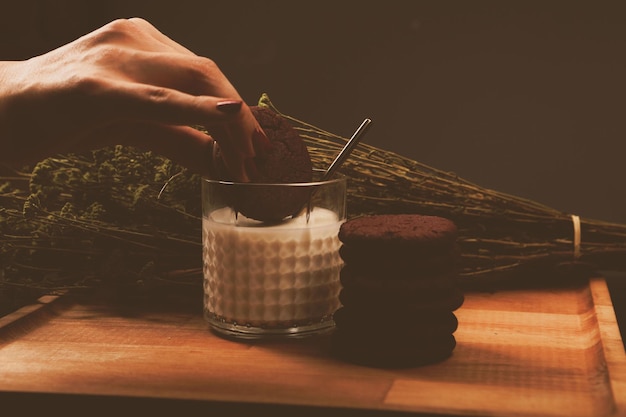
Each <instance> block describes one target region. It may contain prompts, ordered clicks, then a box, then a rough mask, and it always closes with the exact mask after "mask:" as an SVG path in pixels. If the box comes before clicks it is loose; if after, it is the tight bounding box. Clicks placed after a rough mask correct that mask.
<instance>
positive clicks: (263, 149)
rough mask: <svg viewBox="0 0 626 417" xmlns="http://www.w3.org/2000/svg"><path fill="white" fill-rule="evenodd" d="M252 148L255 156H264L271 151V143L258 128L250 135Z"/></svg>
mask: <svg viewBox="0 0 626 417" xmlns="http://www.w3.org/2000/svg"><path fill="white" fill-rule="evenodd" d="M252 146H253V147H254V152H255V154H256V155H257V156H259V155H265V154H267V153H268V152H269V151H271V150H272V142H270V140H269V139H268V138H267V136H266V135H265V132H263V130H262V129H261V128H260V127H257V128H256V129H255V130H254V132H253V133H252Z"/></svg>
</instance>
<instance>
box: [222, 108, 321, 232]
mask: <svg viewBox="0 0 626 417" xmlns="http://www.w3.org/2000/svg"><path fill="white" fill-rule="evenodd" d="M250 109H251V111H252V114H253V115H254V116H255V118H256V119H257V121H258V122H259V125H260V126H261V127H262V128H263V131H264V132H265V134H266V136H267V138H268V139H269V146H268V147H267V149H266V151H265V152H264V153H263V154H259V155H257V156H256V157H255V158H254V163H255V165H256V172H255V173H254V174H255V175H254V176H253V177H252V178H251V183H249V184H246V185H245V186H244V185H241V184H238V185H237V187H236V188H235V187H233V190H232V191H229V193H230V195H229V200H230V201H231V202H232V205H233V207H234V208H235V210H237V211H238V212H240V213H241V214H243V215H244V216H246V217H250V218H252V219H255V220H260V221H264V222H277V221H280V220H282V219H284V218H285V217H288V216H290V215H293V214H295V213H296V212H298V211H299V210H300V209H301V208H302V207H303V206H304V205H305V204H306V201H307V199H308V198H309V194H310V193H309V190H308V189H306V188H304V187H290V188H285V187H277V186H275V185H271V184H285V183H303V182H310V181H311V180H312V179H313V164H312V162H311V157H310V155H309V152H308V149H307V146H306V144H305V143H304V141H303V140H302V138H301V137H300V135H299V134H298V132H297V131H296V130H295V129H294V128H293V126H292V125H291V124H290V123H289V121H288V120H286V119H285V118H284V117H282V116H281V115H279V114H278V113H276V112H274V111H273V110H270V109H268V108H264V107H258V106H252V107H250ZM216 159H217V161H216V165H217V172H218V175H219V176H220V177H221V178H220V179H226V180H228V173H227V172H228V171H227V170H226V167H225V166H224V164H223V162H221V161H222V159H221V158H216Z"/></svg>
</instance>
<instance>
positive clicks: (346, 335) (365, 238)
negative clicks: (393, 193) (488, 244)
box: [332, 214, 464, 367]
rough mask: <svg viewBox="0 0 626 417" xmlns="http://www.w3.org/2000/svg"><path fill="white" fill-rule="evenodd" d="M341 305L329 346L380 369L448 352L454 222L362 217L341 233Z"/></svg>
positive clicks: (452, 327)
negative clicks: (342, 262) (342, 264)
mask: <svg viewBox="0 0 626 417" xmlns="http://www.w3.org/2000/svg"><path fill="white" fill-rule="evenodd" d="M339 239H340V240H341V242H342V243H343V246H342V248H341V250H340V251H341V252H340V253H341V256H342V258H343V260H344V267H343V269H342V271H341V283H342V290H341V293H340V296H339V297H340V301H341V303H342V307H340V308H339V310H337V312H336V313H335V315H334V319H335V323H336V329H335V332H334V334H333V336H332V337H333V340H332V348H333V352H334V353H335V354H336V355H337V356H339V357H341V358H342V359H344V360H348V361H350V362H355V363H359V364H364V365H368V366H378V367H409V366H419V365H425V364H431V363H435V362H439V361H442V360H444V359H446V358H448V357H449V356H450V355H451V354H452V351H453V350H454V348H455V346H456V339H455V337H454V335H453V333H454V332H455V331H456V329H457V326H458V321H457V318H456V316H455V314H454V310H456V309H458V308H459V307H460V306H461V305H462V304H463V301H464V298H463V292H462V290H461V289H460V288H459V287H458V286H457V274H458V272H457V267H458V258H459V249H458V246H457V242H456V239H457V228H456V226H455V224H454V223H453V222H452V221H450V220H448V219H445V218H441V217H436V216H423V215H414V214H393V215H373V216H364V217H359V218H356V219H352V220H349V221H348V222H346V223H344V224H343V225H342V227H341V229H340V231H339Z"/></svg>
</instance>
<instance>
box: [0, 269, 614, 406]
mask: <svg viewBox="0 0 626 417" xmlns="http://www.w3.org/2000/svg"><path fill="white" fill-rule="evenodd" d="M42 302H43V304H42V305H40V306H35V307H32V306H31V307H29V309H27V310H25V311H22V312H21V313H16V314H15V315H13V316H9V317H6V318H4V319H3V320H2V321H0V326H1V327H0V376H1V377H0V393H2V392H4V393H41V394H63V395H67V394H72V396H75V397H74V398H84V397H86V396H104V397H110V398H113V397H118V398H120V397H121V398H142V399H146V398H147V399H158V398H161V399H172V400H181V399H182V400H188V401H192V402H194V404H203V405H207V406H208V405H211V404H213V405H215V404H219V405H220V406H228V405H231V406H232V407H231V408H230V409H231V410H238V411H237V412H239V411H241V409H238V408H237V407H238V406H239V407H240V406H241V405H250V406H257V407H263V406H264V405H266V406H270V405H274V406H285V407H296V410H297V411H298V412H300V414H301V413H302V412H303V411H305V410H306V411H307V412H308V413H312V412H319V413H320V414H324V413H326V414H327V413H328V410H329V409H332V410H334V411H335V412H339V411H345V412H356V411H362V412H376V411H380V412H382V411H396V412H407V413H408V412H410V413H424V414H434V415H485V416H496V415H497V416H585V417H588V416H595V417H602V416H622V415H626V412H625V410H626V357H625V354H624V349H623V344H622V340H621V337H620V333H619V329H618V327H617V323H616V320H615V315H614V313H613V310H612V306H611V299H610V296H609V294H608V291H607V288H606V284H605V282H604V281H603V280H602V279H600V278H598V279H593V280H592V281H591V282H590V283H589V285H582V286H578V287H574V288H562V289H543V290H510V291H499V292H495V293H470V294H467V297H466V301H465V304H464V305H463V306H462V307H461V308H460V309H459V310H457V312H456V313H457V316H458V318H459V329H458V330H457V332H456V333H455V335H456V337H457V342H458V345H457V347H456V349H455V351H454V354H453V356H452V357H451V358H450V359H448V360H446V361H445V362H442V363H440V364H436V365H430V366H424V367H417V368H412V369H402V370H385V369H376V368H368V367H363V366H356V365H352V364H348V363H345V362H341V361H339V360H337V359H335V358H333V357H332V356H331V355H330V354H329V339H328V338H327V337H319V338H312V339H305V340H294V341H281V342H263V343H259V342H257V343H249V342H247V343H243V342H234V341H230V340H226V339H222V338H220V337H217V336H215V335H213V334H212V333H211V332H210V331H209V330H208V329H207V326H206V324H205V322H204V320H203V318H202V316H201V311H200V309H199V306H198V305H196V304H195V303H196V300H186V301H184V302H183V303H179V304H177V303H174V304H172V305H163V306H159V305H155V304H154V303H148V304H143V303H138V304H137V305H135V306H128V305H126V306H123V307H121V306H115V305H110V304H106V303H101V302H95V301H94V300H89V299H76V298H74V297H72V296H70V295H65V296H62V297H60V298H58V299H55V298H47V299H45V300H42ZM197 303H198V304H199V303H201V297H200V296H198V299H197ZM177 404H180V403H177ZM226 408H228V407H226ZM288 410H289V411H290V412H294V411H293V409H288ZM222 415H223V414H222ZM307 415H309V414H307ZM351 415H352V414H351Z"/></svg>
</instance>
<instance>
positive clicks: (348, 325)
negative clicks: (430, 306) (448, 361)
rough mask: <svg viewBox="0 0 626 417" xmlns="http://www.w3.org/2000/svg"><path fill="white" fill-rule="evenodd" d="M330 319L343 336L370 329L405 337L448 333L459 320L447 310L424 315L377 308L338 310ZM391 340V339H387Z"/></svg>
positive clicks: (386, 334) (454, 328)
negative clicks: (405, 335)
mask: <svg viewBox="0 0 626 417" xmlns="http://www.w3.org/2000/svg"><path fill="white" fill-rule="evenodd" d="M333 320H334V321H335V325H336V327H337V329H338V330H339V331H345V332H347V333H357V334H358V333H371V332H372V329H375V331H376V332H377V333H378V334H380V335H381V337H382V336H389V335H394V334H407V335H412V337H417V338H428V337H430V336H432V335H441V334H452V333H454V332H455V331H456V329H457V328H458V325H459V321H458V319H457V318H456V316H455V315H454V313H453V312H451V311H436V310H435V311H431V312H428V314H411V313H408V314H407V313H406V312H401V311H389V310H383V309H381V308H371V307H370V308H367V309H360V308H354V307H353V308H346V307H340V308H339V309H338V310H337V311H335V314H333ZM389 337H391V336H389Z"/></svg>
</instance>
